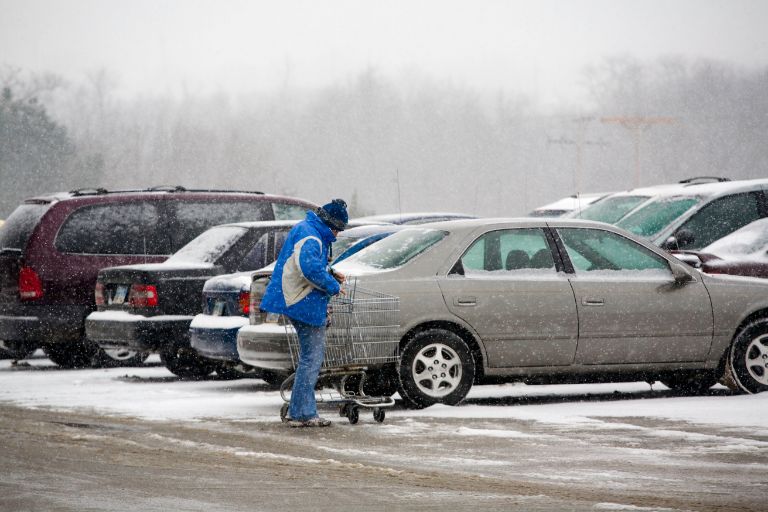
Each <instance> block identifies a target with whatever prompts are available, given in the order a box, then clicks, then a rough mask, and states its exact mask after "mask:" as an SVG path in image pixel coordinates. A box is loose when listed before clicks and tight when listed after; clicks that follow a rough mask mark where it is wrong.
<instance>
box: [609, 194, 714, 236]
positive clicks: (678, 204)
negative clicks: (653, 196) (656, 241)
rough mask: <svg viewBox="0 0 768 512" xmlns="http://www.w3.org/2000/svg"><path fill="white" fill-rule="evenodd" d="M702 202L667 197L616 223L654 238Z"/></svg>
mask: <svg viewBox="0 0 768 512" xmlns="http://www.w3.org/2000/svg"><path fill="white" fill-rule="evenodd" d="M699 201H701V198H700V197H690V196H689V197H681V196H676V197H665V198H662V199H657V200H656V201H653V202H651V203H648V204H647V205H645V206H643V207H642V208H640V209H639V210H636V211H634V212H632V213H630V214H629V215H627V216H626V217H624V218H623V219H621V220H620V221H619V222H617V223H616V225H617V226H619V227H620V228H624V229H626V230H627V231H629V232H631V233H634V234H636V235H640V236H645V237H648V236H653V235H655V234H656V233H658V232H659V231H661V230H662V229H664V228H665V227H667V226H669V224H670V223H671V222H672V221H674V220H675V219H677V218H678V217H680V216H681V215H682V214H684V213H685V212H687V211H688V210H689V209H691V208H692V207H693V206H694V205H696V204H697V203H698V202H699Z"/></svg>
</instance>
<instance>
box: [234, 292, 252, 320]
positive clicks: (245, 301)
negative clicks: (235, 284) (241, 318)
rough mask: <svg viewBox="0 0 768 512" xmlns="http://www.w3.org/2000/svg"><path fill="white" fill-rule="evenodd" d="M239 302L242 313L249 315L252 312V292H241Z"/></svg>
mask: <svg viewBox="0 0 768 512" xmlns="http://www.w3.org/2000/svg"><path fill="white" fill-rule="evenodd" d="M237 302H238V304H239V305H240V312H241V313H242V314H244V315H247V314H249V313H250V312H251V292H240V297H239V298H238V300H237Z"/></svg>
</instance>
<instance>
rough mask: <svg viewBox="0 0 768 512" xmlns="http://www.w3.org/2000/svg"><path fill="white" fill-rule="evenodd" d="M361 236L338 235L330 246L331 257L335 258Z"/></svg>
mask: <svg viewBox="0 0 768 512" xmlns="http://www.w3.org/2000/svg"><path fill="white" fill-rule="evenodd" d="M360 238H362V237H351V236H344V237H342V236H340V237H338V238H337V239H336V241H335V242H333V245H332V246H331V254H333V257H334V258H336V257H337V256H339V255H341V254H342V253H343V252H344V251H346V250H347V249H349V247H350V246H351V245H352V244H354V243H355V242H357V241H358V240H360Z"/></svg>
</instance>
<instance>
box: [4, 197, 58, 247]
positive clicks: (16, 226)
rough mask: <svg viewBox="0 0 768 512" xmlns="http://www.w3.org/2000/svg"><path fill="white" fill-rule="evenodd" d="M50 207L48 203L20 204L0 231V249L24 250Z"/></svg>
mask: <svg viewBox="0 0 768 512" xmlns="http://www.w3.org/2000/svg"><path fill="white" fill-rule="evenodd" d="M50 207H51V205H50V203H45V204H22V205H20V206H19V207H17V208H16V209H15V210H13V213H11V215H10V216H9V217H8V218H7V219H6V221H5V223H4V224H3V227H2V229H0V249H24V248H25V247H26V246H27V242H28V241H29V237H30V236H32V231H34V229H35V226H37V223H38V222H39V221H40V219H41V218H42V217H43V215H45V212H47V211H48V209H49V208H50Z"/></svg>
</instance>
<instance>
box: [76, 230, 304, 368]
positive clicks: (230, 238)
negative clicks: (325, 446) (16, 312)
mask: <svg viewBox="0 0 768 512" xmlns="http://www.w3.org/2000/svg"><path fill="white" fill-rule="evenodd" d="M296 222H297V221H267V222H250V223H237V224H224V225H221V226H216V227H213V228H211V229H209V230H207V231H205V232H204V233H202V234H201V235H199V236H198V237H197V238H195V239H194V240H192V241H191V242H189V243H188V244H187V245H185V246H184V247H182V248H181V249H180V250H179V251H178V252H176V253H174V254H173V256H171V257H170V258H168V259H167V260H166V261H164V262H162V263H151V264H141V265H125V266H121V267H111V268H106V269H102V270H101V271H100V272H99V276H98V281H97V282H96V306H97V308H98V310H97V311H95V312H93V313H91V314H90V315H88V317H87V318H86V320H85V332H86V336H87V337H88V339H90V340H92V341H94V342H96V343H97V344H98V345H99V346H100V347H102V348H103V349H124V350H131V351H135V352H139V353H143V352H157V353H159V354H160V359H161V361H162V362H163V364H165V366H166V367H167V368H168V369H169V370H170V371H171V372H173V373H174V374H176V375H178V376H180V377H191V378H196V377H203V376H205V375H208V374H210V373H211V372H213V371H214V370H216V369H217V365H215V364H212V363H211V362H210V361H207V360H204V359H201V358H200V357H198V355H197V353H196V352H195V351H194V350H192V349H191V348H190V339H189V327H190V322H191V321H192V319H193V317H194V315H196V314H197V313H199V312H200V311H201V309H202V303H201V300H200V297H201V294H202V291H203V285H204V283H205V282H206V281H207V280H208V279H210V278H211V277H213V276H217V275H222V274H227V273H233V272H235V271H240V272H244V271H249V270H256V269H259V268H262V267H264V266H265V265H267V264H268V263H271V262H272V261H274V259H275V257H276V254H277V251H276V249H275V248H276V246H282V242H283V241H284V240H285V236H286V234H287V232H288V231H289V230H290V229H291V228H292V227H293V226H294V224H296ZM246 305H247V301H245V302H240V301H238V302H237V303H236V304H229V303H228V302H227V301H226V300H216V299H214V301H213V304H211V305H210V307H212V308H214V309H216V308H229V307H234V308H245V307H246ZM218 368H219V370H220V372H221V373H222V374H224V375H225V376H227V375H226V374H227V370H228V368H227V367H222V366H219V367H218Z"/></svg>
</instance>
